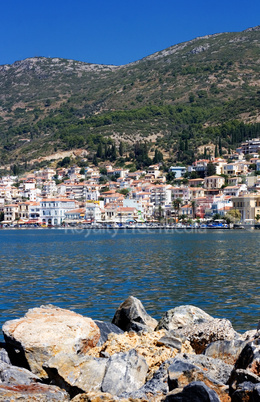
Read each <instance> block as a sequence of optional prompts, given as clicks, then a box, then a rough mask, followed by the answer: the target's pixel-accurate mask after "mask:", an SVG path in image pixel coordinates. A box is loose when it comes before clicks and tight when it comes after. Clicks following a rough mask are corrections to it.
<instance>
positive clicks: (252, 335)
mask: <svg viewBox="0 0 260 402" xmlns="http://www.w3.org/2000/svg"><path fill="white" fill-rule="evenodd" d="M257 332H258V331H257V330H255V329H251V330H250V331H246V332H244V333H243V334H242V335H240V337H239V339H240V340H241V341H250V340H253V339H254V338H256V337H257Z"/></svg>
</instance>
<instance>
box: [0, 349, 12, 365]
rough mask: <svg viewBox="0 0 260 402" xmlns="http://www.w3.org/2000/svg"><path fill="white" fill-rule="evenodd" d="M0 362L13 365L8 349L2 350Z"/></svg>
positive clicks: (0, 351) (0, 350)
mask: <svg viewBox="0 0 260 402" xmlns="http://www.w3.org/2000/svg"><path fill="white" fill-rule="evenodd" d="M0 362H4V363H7V364H11V360H10V358H9V356H8V353H7V350H6V347H3V348H0Z"/></svg>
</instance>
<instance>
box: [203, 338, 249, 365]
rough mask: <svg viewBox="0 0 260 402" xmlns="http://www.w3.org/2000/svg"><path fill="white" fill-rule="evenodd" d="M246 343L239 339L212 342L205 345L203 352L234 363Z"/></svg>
mask: <svg viewBox="0 0 260 402" xmlns="http://www.w3.org/2000/svg"><path fill="white" fill-rule="evenodd" d="M246 343H247V342H246V341H242V340H240V339H236V340H232V341H216V342H212V343H210V344H209V345H208V346H207V347H206V349H205V350H204V352H203V354H204V355H205V356H209V357H213V358H215V359H221V360H223V361H224V362H225V363H228V364H233V365H234V364H235V362H236V360H237V358H238V356H239V354H240V353H241V351H242V349H243V348H244V346H245V345H246Z"/></svg>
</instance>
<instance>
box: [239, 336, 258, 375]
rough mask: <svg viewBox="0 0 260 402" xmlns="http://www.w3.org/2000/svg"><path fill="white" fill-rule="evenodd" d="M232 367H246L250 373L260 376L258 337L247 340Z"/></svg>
mask: <svg viewBox="0 0 260 402" xmlns="http://www.w3.org/2000/svg"><path fill="white" fill-rule="evenodd" d="M234 369H235V370H237V369H248V370H249V371H250V372H251V373H253V374H255V375H257V376H260V339H256V340H254V341H252V342H248V343H247V344H246V345H245V347H244V348H243V350H242V351H241V353H240V355H239V357H238V359H237V361H236V363H235V367H234Z"/></svg>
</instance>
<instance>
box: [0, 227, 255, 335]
mask: <svg viewBox="0 0 260 402" xmlns="http://www.w3.org/2000/svg"><path fill="white" fill-rule="evenodd" d="M259 241H260V232H258V231H252V232H247V231H232V230H212V231H208V230H204V231H202V232H199V231H197V232H194V231H180V230H179V231H160V230H152V231H151V230H150V231H146V230H135V231H134V230H121V231H116V230H110V231H108V230H107V231H102V230H79V231H75V230H72V229H69V230H61V229H42V230H40V229H28V230H1V231H0V249H1V257H0V258H1V259H0V261H1V262H0V273H1V276H0V281H1V293H0V325H1V326H2V324H3V323H4V322H5V321H7V320H9V319H14V318H20V317H22V316H23V315H24V314H25V313H26V311H27V310H28V309H29V308H33V307H39V306H40V305H43V304H50V303H51V304H54V305H56V306H59V307H62V308H68V309H71V310H74V311H76V312H78V313H80V314H83V315H85V316H88V317H92V318H93V319H100V320H109V321H110V320H111V319H112V318H113V315H114V313H115V310H116V309H117V307H118V306H119V305H120V303H121V302H122V301H124V300H125V299H126V298H127V297H128V296H129V295H133V296H136V297H137V298H139V299H140V300H141V301H142V303H143V304H144V306H145V308H146V310H147V311H148V313H149V314H151V315H152V316H153V317H155V318H157V319H159V318H160V317H161V316H162V314H163V313H164V312H165V311H167V310H168V309H170V308H174V307H176V306H180V305H184V304H192V305H195V306H197V307H200V308H202V309H203V310H205V311H206V312H207V313H209V314H211V315H213V316H214V317H219V318H228V319H229V320H230V321H231V322H232V324H233V327H234V328H235V329H236V330H237V331H239V332H243V331H246V330H248V329H254V328H255V327H256V325H257V323H258V321H259V320H260V276H259V268H260V263H259Z"/></svg>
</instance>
